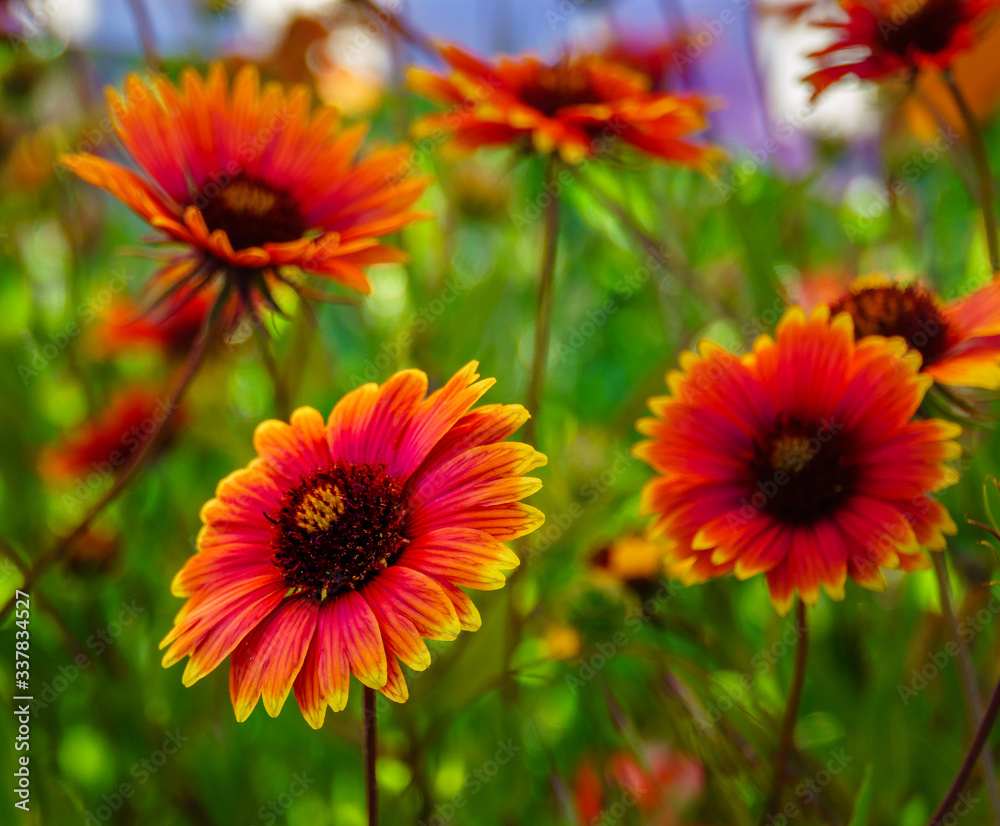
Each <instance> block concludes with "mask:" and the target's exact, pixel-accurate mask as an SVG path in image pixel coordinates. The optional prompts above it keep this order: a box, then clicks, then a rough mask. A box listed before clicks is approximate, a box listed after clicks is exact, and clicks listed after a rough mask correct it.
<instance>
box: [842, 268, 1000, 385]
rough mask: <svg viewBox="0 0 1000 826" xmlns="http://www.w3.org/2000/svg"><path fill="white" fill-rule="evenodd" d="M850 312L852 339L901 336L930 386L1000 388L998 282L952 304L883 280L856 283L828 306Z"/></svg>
mask: <svg viewBox="0 0 1000 826" xmlns="http://www.w3.org/2000/svg"><path fill="white" fill-rule="evenodd" d="M830 311H831V312H832V313H834V314H836V313H840V312H847V313H850V315H851V318H852V319H854V334H855V336H857V337H858V338H862V337H864V336H869V335H879V336H902V338H903V339H904V340H905V341H906V343H907V345H908V346H909V347H911V348H912V349H913V350H916V351H917V352H918V353H920V356H921V358H922V360H923V361H922V364H921V370H923V372H925V373H927V374H928V375H930V376H931V377H932V378H933V379H934V381H935V382H938V383H940V384H946V385H956V386H960V387H981V388H985V389H989V390H997V389H1000V277H995V278H993V279H992V280H991V281H989V282H988V283H987V284H986V285H985V286H984V287H981V288H980V289H978V290H976V291H975V292H973V293H970V294H969V295H967V296H965V297H963V298H960V299H957V300H955V301H948V302H944V301H942V300H941V299H940V297H939V296H938V295H936V294H935V293H933V292H931V291H930V290H927V289H925V288H923V287H920V286H918V285H916V284H898V283H894V282H892V281H890V280H889V279H888V278H885V277H883V276H870V277H868V278H864V279H859V280H858V281H857V282H856V283H855V285H854V286H853V287H852V288H851V289H850V290H849V291H848V292H847V293H845V294H843V295H841V296H840V297H839V298H837V299H836V300H835V301H832V302H831V303H830Z"/></svg>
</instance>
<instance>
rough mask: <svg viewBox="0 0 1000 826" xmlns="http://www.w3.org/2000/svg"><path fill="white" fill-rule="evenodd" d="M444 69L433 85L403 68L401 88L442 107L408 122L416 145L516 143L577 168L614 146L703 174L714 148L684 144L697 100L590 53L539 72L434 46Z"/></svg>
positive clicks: (696, 125) (699, 118)
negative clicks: (419, 141)
mask: <svg viewBox="0 0 1000 826" xmlns="http://www.w3.org/2000/svg"><path fill="white" fill-rule="evenodd" d="M440 51H441V55H442V57H443V58H444V59H445V60H446V61H447V62H448V64H449V65H450V67H451V69H452V71H451V73H450V74H449V75H448V76H446V77H441V76H439V75H436V74H434V73H433V72H429V71H426V70H424V69H410V71H409V74H408V81H409V85H410V88H412V89H413V90H414V91H416V92H418V93H420V94H422V95H424V96H425V97H427V98H430V99H431V100H435V101H438V102H440V103H443V104H447V105H449V106H451V107H452V108H451V109H450V110H449V111H447V112H442V113H437V114H432V115H427V116H425V117H423V118H421V119H420V120H418V121H417V122H416V124H414V130H413V131H414V133H415V136H416V137H418V138H422V137H425V136H427V135H433V134H438V133H443V134H447V135H450V136H451V139H452V143H453V144H454V145H455V147H456V148H458V149H461V150H473V149H477V148H479V147H481V146H498V145H523V146H524V147H525V148H533V149H534V150H535V151H536V152H539V153H541V154H549V153H552V152H558V153H559V155H560V156H561V157H562V159H563V160H564V161H566V162H567V163H579V162H581V161H583V160H584V159H585V158H592V157H594V156H596V155H599V154H601V153H602V151H606V150H608V149H610V147H611V146H612V145H613V144H614V143H615V142H616V141H618V140H620V141H623V142H625V143H628V144H631V145H632V146H634V147H636V148H638V149H640V150H642V151H643V152H646V153H648V154H650V155H655V156H657V157H659V158H663V159H665V160H668V161H674V162H676V163H679V164H684V165H687V166H692V167H696V168H698V169H701V170H703V171H709V170H710V169H711V168H712V167H713V165H714V164H715V163H716V162H717V161H718V160H719V159H720V158H721V153H720V152H719V150H718V149H716V148H714V147H711V146H707V145H704V144H700V143H696V142H694V141H692V140H691V135H692V134H694V133H696V132H700V131H702V130H704V129H705V128H706V127H707V126H708V121H707V119H706V113H707V111H708V109H709V105H708V102H707V101H706V100H705V99H704V98H702V97H699V96H697V95H674V94H667V93H665V92H652V91H650V79H649V78H648V77H646V76H644V75H642V74H640V73H638V72H636V71H634V70H633V69H630V68H628V67H627V66H624V65H622V64H619V63H615V62H613V61H610V60H608V59H606V58H604V57H601V56H599V55H581V56H576V57H565V58H563V59H561V60H559V61H558V62H556V63H552V64H546V63H543V62H541V61H540V60H538V59H536V58H534V57H516V58H501V59H500V60H499V61H498V62H496V63H488V62H486V61H485V60H482V59H480V58H478V57H474V56H473V55H471V54H469V53H467V52H464V51H462V50H461V49H459V48H458V47H456V46H442V47H441V49H440Z"/></svg>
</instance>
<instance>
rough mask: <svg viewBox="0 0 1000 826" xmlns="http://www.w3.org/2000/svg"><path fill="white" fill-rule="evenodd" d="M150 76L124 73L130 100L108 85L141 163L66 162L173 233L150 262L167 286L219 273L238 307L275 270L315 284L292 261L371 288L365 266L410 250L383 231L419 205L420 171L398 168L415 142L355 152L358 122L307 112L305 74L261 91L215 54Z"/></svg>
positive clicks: (122, 131)
mask: <svg viewBox="0 0 1000 826" xmlns="http://www.w3.org/2000/svg"><path fill="white" fill-rule="evenodd" d="M153 85H154V89H150V88H147V87H146V86H145V85H144V84H143V82H142V81H141V80H140V78H139V77H138V76H137V75H130V76H129V77H128V79H127V80H126V82H125V97H124V99H122V98H121V97H120V96H119V95H118V94H117V93H116V92H115V91H114V90H108V92H107V95H108V102H109V108H110V110H111V113H112V115H113V117H114V126H115V131H116V133H117V135H118V137H119V138H120V139H121V142H122V144H123V145H124V147H125V149H126V150H127V152H128V154H129V155H130V156H131V157H132V159H133V160H134V161H135V163H136V164H137V165H138V167H139V171H138V172H133V171H131V170H129V169H126V168H124V167H122V166H119V165H118V164H115V163H112V162H110V161H107V160H105V159H103V158H99V157H96V156H94V155H90V154H79V155H69V156H67V157H64V158H63V163H64V164H65V165H66V166H67V167H68V168H69V169H70V170H72V171H73V172H75V173H76V174H77V175H79V176H80V177H81V178H83V179H84V180H85V181H88V182H89V183H92V184H95V185H96V186H99V187H101V188H103V189H105V190H107V191H108V192H110V193H111V194H112V195H114V196H115V197H116V198H118V199H119V200H121V201H123V202H124V203H125V204H126V205H127V206H129V207H130V208H131V209H132V210H133V211H134V212H136V213H138V214H139V215H140V216H141V217H142V218H144V219H145V220H146V221H148V222H149V223H150V225H151V226H153V227H155V228H156V229H158V230H160V231H162V232H163V233H165V235H166V236H167V240H168V241H171V242H174V243H175V244H179V245H181V247H182V249H181V251H180V252H177V253H176V254H173V255H172V257H170V258H169V259H168V264H167V265H166V267H165V268H164V269H163V270H161V271H160V273H158V278H159V279H160V280H161V281H162V283H163V285H164V286H165V289H171V288H172V289H177V288H178V285H179V284H182V285H186V286H187V288H188V289H189V290H193V289H197V288H199V287H201V286H205V285H209V284H216V283H217V282H218V281H219V279H218V278H217V276H219V275H222V276H224V278H225V279H226V281H225V283H227V284H228V285H229V286H230V287H231V288H232V289H233V293H234V295H235V296H236V297H237V299H238V300H239V301H240V306H241V307H243V308H246V307H247V305H248V304H250V303H251V302H266V303H268V304H270V305H272V306H274V302H273V299H272V296H271V289H272V288H273V287H274V286H275V285H276V284H277V283H278V282H285V283H288V284H290V285H291V286H292V287H294V288H295V289H297V290H298V291H299V292H300V293H303V294H304V295H315V293H314V292H313V291H312V290H310V289H309V288H308V287H307V286H306V285H304V284H302V283H300V280H299V279H298V278H297V277H296V275H295V270H301V271H306V272H309V273H312V274H314V275H317V276H321V277H324V278H328V279H331V280H333V281H335V282H337V283H339V284H342V285H344V286H346V287H348V288H350V289H352V290H356V291H358V292H361V293H368V292H369V291H370V287H369V283H368V280H367V278H366V277H365V274H364V272H363V269H364V268H365V267H366V266H368V265H370V264H378V263H385V262H397V261H402V260H405V256H404V254H403V253H402V252H401V251H400V250H398V249H395V248H393V247H389V246H386V245H384V244H382V243H380V241H379V240H378V239H379V238H380V237H382V236H384V235H387V234H389V233H392V232H395V231H396V230H398V229H400V228H402V227H404V226H406V225H407V224H409V223H410V222H411V221H413V220H415V219H417V218H420V217H423V216H422V215H421V214H420V213H417V212H414V211H413V210H412V207H413V204H414V202H415V201H416V200H417V198H418V197H419V196H420V194H421V192H422V191H423V190H424V188H425V186H426V185H427V180H426V179H425V178H414V177H411V178H407V177H405V175H403V174H401V172H404V171H405V170H407V169H408V168H409V167H410V163H409V151H410V150H409V149H407V148H406V147H395V148H386V149H381V150H378V151H374V152H372V153H371V154H369V155H368V156H367V157H365V158H363V159H359V158H357V157H356V156H357V152H358V148H359V146H360V144H361V140H362V138H363V136H364V133H365V127H364V125H359V126H354V127H351V128H349V129H344V130H339V129H338V115H337V113H336V111H335V110H334V109H332V108H329V107H326V108H322V109H321V110H319V111H318V112H317V113H315V114H313V115H312V116H310V113H309V108H310V101H309V93H308V91H307V90H306V89H305V87H295V88H293V89H292V90H290V91H289V92H287V93H286V92H285V91H284V90H283V89H282V88H281V87H280V86H278V85H276V84H269V85H267V86H265V87H264V88H263V90H261V89H260V88H259V81H258V76H257V72H256V70H255V69H253V68H252V67H246V68H244V69H242V70H241V71H240V72H239V74H238V75H237V76H236V78H235V80H234V81H233V84H232V89H231V90H230V89H229V88H228V82H227V79H226V75H225V72H224V71H223V69H222V68H221V66H220V65H218V64H217V65H214V66H212V68H211V69H210V70H209V72H208V77H207V79H205V80H203V79H202V78H201V77H200V76H199V75H198V74H197V73H196V72H194V71H193V70H191V69H188V70H186V71H185V72H184V73H183V75H182V78H181V83H180V87H179V88H178V87H176V86H174V85H173V84H171V83H170V82H169V81H168V80H166V79H165V78H162V77H157V78H156V79H155V80H154V81H153Z"/></svg>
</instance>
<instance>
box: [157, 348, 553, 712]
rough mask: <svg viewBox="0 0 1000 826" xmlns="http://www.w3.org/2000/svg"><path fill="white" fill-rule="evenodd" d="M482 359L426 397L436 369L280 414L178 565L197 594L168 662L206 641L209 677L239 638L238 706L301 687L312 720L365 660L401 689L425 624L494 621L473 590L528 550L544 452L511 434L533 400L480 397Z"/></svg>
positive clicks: (373, 681)
mask: <svg viewBox="0 0 1000 826" xmlns="http://www.w3.org/2000/svg"><path fill="white" fill-rule="evenodd" d="M476 367H477V365H476V363H475V362H472V363H470V364H469V365H467V366H466V367H464V368H463V369H462V370H460V371H459V372H458V373H456V374H455V376H454V377H452V378H451V379H450V380H449V381H448V382H447V383H446V384H445V386H444V387H443V388H441V389H440V390H438V391H437V392H435V393H432V394H431V395H430V396H428V397H427V398H426V399H425V398H424V394H425V393H426V391H427V376H426V375H425V374H424V373H422V372H420V371H419V370H405V371H403V372H400V373H397V374H395V375H394V376H393V377H392V378H390V379H389V380H388V381H387V382H386V383H385V384H383V385H381V386H377V385H375V384H366V385H363V386H361V387H359V388H358V389H356V390H354V391H353V392H351V393H349V394H347V395H346V396H345V397H344V398H343V399H341V400H340V402H338V403H337V405H336V406H335V407H334V409H333V412H332V413H331V414H330V418H329V420H328V421H327V422H326V423H324V421H323V418H322V417H321V416H320V414H319V413H318V412H317V411H316V410H314V409H313V408H311V407H303V408H299V409H298V410H296V411H295V412H294V413H293V414H292V417H291V424H285V423H284V422H279V421H274V420H271V421H266V422H263V423H262V424H261V425H260V426H258V428H257V431H256V433H255V434H254V446H255V447H256V449H257V452H258V454H259V455H258V457H257V458H255V459H254V460H253V461H252V462H251V463H250V464H249V465H248V466H247V467H246V468H245V469H243V470H238V471H235V472H234V473H231V474H230V475H229V476H227V477H226V478H225V479H223V480H222V481H221V482H220V483H219V487H218V490H217V491H216V498H215V499H212V500H211V501H209V502H208V503H207V504H206V505H205V506H204V507H203V508H202V511H201V519H202V522H203V523H204V526H203V527H202V529H201V532H200V533H199V535H198V551H199V552H198V553H197V554H196V555H195V556H193V557H192V558H191V559H189V560H188V562H187V563H186V564H185V565H184V567H183V568H182V569H181V571H180V573H178V574H177V576H176V577H175V578H174V581H173V585H172V591H173V593H174V594H175V595H177V596H180V597H186V598H187V600H188V601H187V603H186V604H185V605H184V607H183V608H182V609H181V612H180V614H179V615H178V616H177V619H176V624H175V626H174V628H173V630H172V631H171V632H170V633H169V634H167V636H166V638H165V639H164V640H163V642H162V643H161V647H165V646H169V648H168V650H167V652H166V654H165V655H164V657H163V665H164V666H166V667H169V666H171V665H173V664H174V663H176V662H178V661H180V660H181V659H183V658H184V657H187V656H190V658H191V659H190V660H189V662H188V664H187V667H186V668H185V670H184V677H183V681H184V684H185V685H188V686H190V685H193V684H194V683H195V682H197V681H198V680H200V679H201V678H202V677H204V676H205V675H206V674H208V673H209V672H211V671H212V670H213V669H215V668H216V667H217V666H218V665H219V663H221V662H222V660H224V659H225V658H226V657H227V656H228V655H229V654H230V653H231V654H232V662H231V666H230V672H229V676H230V680H229V685H230V693H231V695H232V701H233V709H234V710H235V712H236V718H237V719H238V720H241V721H242V720H245V719H246V718H247V717H248V716H249V715H250V713H251V712H252V711H253V709H254V708H255V706H256V705H257V702H258V700H259V699H260V698H261V695H262V694H263V698H264V707H265V709H266V710H267V712H268V714H270V715H271V716H276V715H277V714H278V713H279V712H280V711H281V708H282V706H283V705H284V702H285V699H286V698H287V697H288V694H289V692H290V691H291V690H292V689H293V687H294V690H295V697H296V700H297V701H298V704H299V707H300V709H301V710H302V714H303V715H304V716H305V718H306V721H307V722H308V723H309V725H311V726H312V727H313V728H319V727H320V726H322V725H323V720H324V717H325V716H326V709H327V707H329V708H332V709H333V710H334V711H340V710H342V709H343V708H344V706H345V704H346V703H347V694H348V686H349V682H350V675H351V674H352V673H353V674H354V676H355V677H357V679H358V680H360V681H361V682H362V683H363V684H364V685H366V686H369V687H370V688H373V689H378V690H379V691H381V692H382V693H383V694H384V695H385V696H387V697H389V698H390V699H391V700H394V701H396V702H400V703H401V702H404V701H405V700H406V699H407V697H408V691H407V687H406V682H405V680H404V678H403V672H402V670H401V669H400V666H399V663H398V662H397V657H398V658H399V660H401V661H402V662H404V663H405V664H406V665H408V666H409V667H410V668H413V669H416V670H420V671H422V670H423V669H425V668H427V666H428V665H430V662H431V657H430V652H429V651H428V649H427V646H426V645H425V643H424V639H425V638H426V639H435V640H453V639H455V637H457V636H458V633H459V631H462V630H465V631H475V630H476V629H478V628H479V626H480V624H481V620H480V617H479V612H478V611H477V610H476V607H475V605H473V603H472V600H470V599H469V597H468V596H467V595H466V593H465V592H464V591H463V590H462V588H463V587H464V588H474V589H478V590H493V589H496V588H502V587H503V585H504V581H505V577H504V574H503V573H502V572H503V571H505V570H508V569H511V568H514V567H516V566H517V565H518V559H517V557H516V556H515V555H514V554H513V553H512V552H511V551H510V549H509V548H508V547H507V546H506V545H505V544H504V543H505V542H507V541H509V540H512V539H516V538H517V537H520V536H524V535H525V534H528V533H531V532H532V531H533V530H535V529H536V528H537V527H538V526H539V525H541V524H542V522H543V519H544V517H543V516H542V514H541V513H540V512H539V511H538V510H536V509H535V508H533V507H531V506H529V505H525V504H522V503H521V499H523V498H525V497H526V496H529V495H531V494H532V493H534V492H535V491H537V490H538V489H539V488H540V486H541V483H540V482H539V481H538V480H537V479H533V478H524V477H523V474H525V473H528V472H529V471H531V470H534V469H535V468H537V467H540V466H542V465H544V464H545V462H546V459H545V457H544V456H543V455H542V454H541V453H538V452H537V451H535V450H534V449H533V448H531V447H530V446H528V445H525V444H520V443H505V442H504V440H505V439H506V438H507V437H508V436H510V435H511V434H513V433H514V431H516V430H517V429H518V428H519V427H520V426H521V425H522V424H523V423H524V422H525V420H526V419H527V418H528V412H527V411H526V410H525V409H524V408H523V407H521V406H520V405H516V404H514V405H498V404H493V405H486V406H484V407H479V408H476V409H474V410H470V408H471V407H472V405H474V404H475V403H476V402H477V401H478V400H479V399H480V397H482V395H483V394H484V393H485V392H486V391H487V390H488V389H489V388H490V387H491V386H492V385H493V380H492V379H485V380H483V381H478V379H479V375H478V373H476Z"/></svg>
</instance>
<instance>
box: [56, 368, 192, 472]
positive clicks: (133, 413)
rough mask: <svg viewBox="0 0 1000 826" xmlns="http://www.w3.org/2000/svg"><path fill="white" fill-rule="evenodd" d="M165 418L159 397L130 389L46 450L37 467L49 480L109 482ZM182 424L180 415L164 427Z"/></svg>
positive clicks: (148, 392) (162, 400) (164, 405)
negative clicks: (104, 479) (105, 479)
mask: <svg viewBox="0 0 1000 826" xmlns="http://www.w3.org/2000/svg"><path fill="white" fill-rule="evenodd" d="M167 414H168V411H167V409H166V400H165V398H164V397H163V396H162V394H159V393H156V392H155V391H153V390H150V389H147V388H144V387H133V388H130V389H128V390H126V391H124V392H122V393H120V394H118V395H117V396H115V397H114V398H113V399H112V400H111V403H110V404H109V405H108V407H107V409H106V410H104V411H103V412H102V413H101V414H100V415H98V416H96V417H94V418H92V419H90V420H88V421H86V422H84V423H83V424H82V425H80V426H79V427H77V428H76V429H75V430H74V431H73V432H72V433H67V434H66V436H65V437H64V438H63V440H62V441H61V442H60V443H59V444H58V445H56V446H54V447H51V448H49V449H47V450H46V451H45V452H44V453H43V454H42V458H41V462H40V466H39V470H40V471H41V473H42V475H44V476H47V477H49V478H51V479H62V480H72V479H79V478H81V477H86V478H89V477H91V476H93V475H95V474H96V476H97V477H98V478H110V477H111V476H113V475H114V474H115V473H117V472H118V471H119V470H121V469H122V468H123V467H125V466H126V465H127V464H128V461H129V459H130V457H131V456H132V454H134V453H135V452H136V451H137V450H138V449H139V447H140V446H141V445H142V443H143V442H144V441H145V440H146V439H147V438H149V437H150V435H151V434H152V433H153V432H154V431H155V430H156V428H157V427H158V426H159V424H160V422H162V420H163V417H165V416H166V415H167ZM182 420H183V411H182V412H180V413H177V414H175V415H174V416H173V418H172V419H171V421H170V422H169V423H168V424H167V425H166V426H167V427H168V428H170V430H171V431H173V430H174V429H175V428H176V427H177V426H178V425H179V424H180V423H181V421H182Z"/></svg>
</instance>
